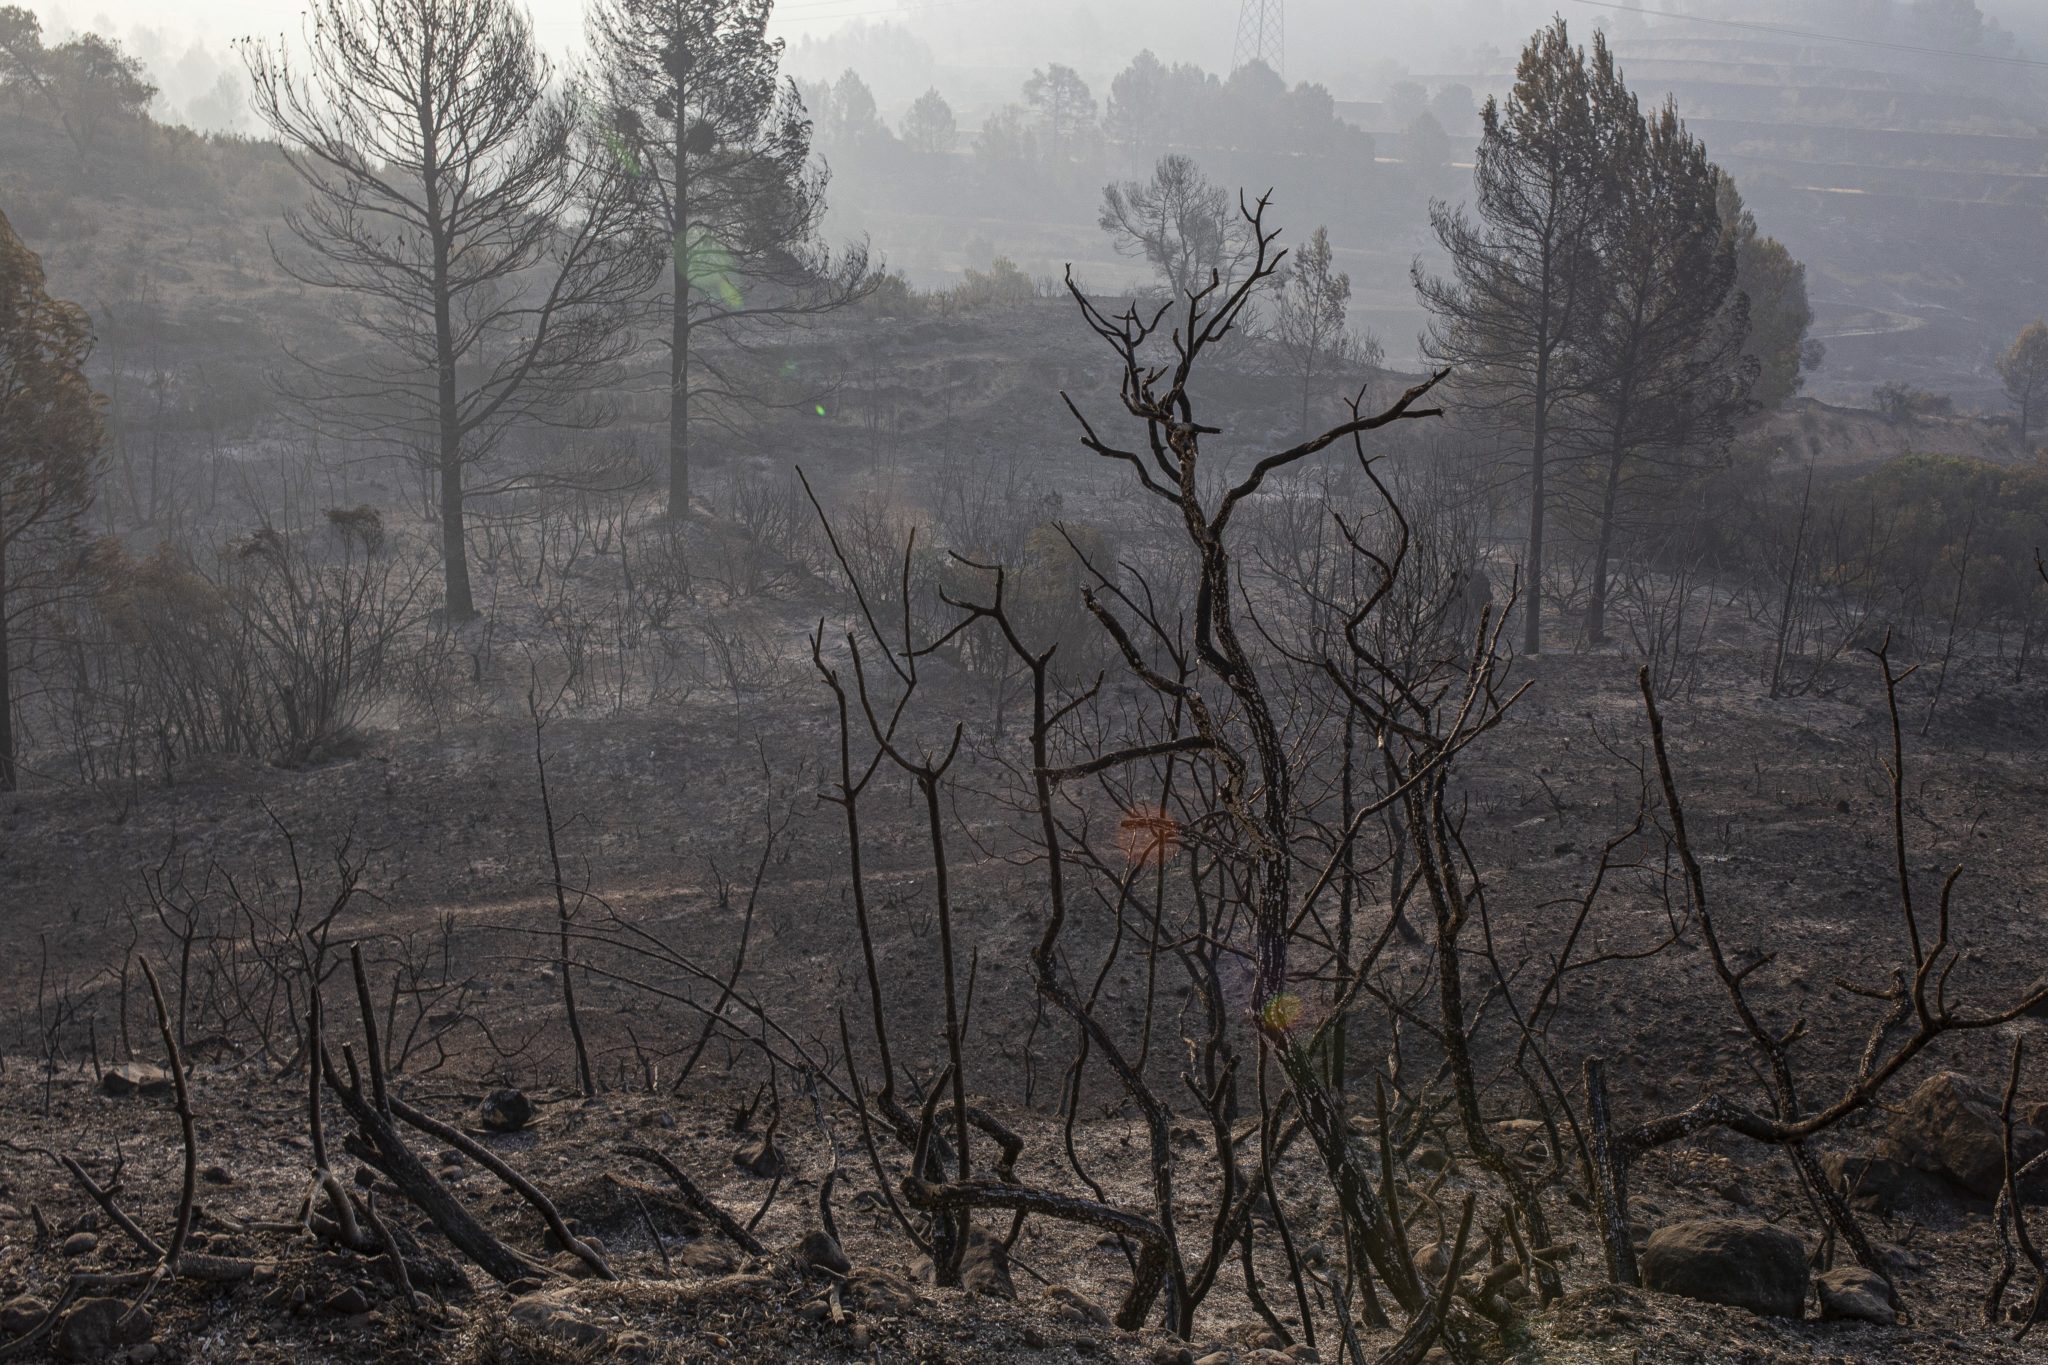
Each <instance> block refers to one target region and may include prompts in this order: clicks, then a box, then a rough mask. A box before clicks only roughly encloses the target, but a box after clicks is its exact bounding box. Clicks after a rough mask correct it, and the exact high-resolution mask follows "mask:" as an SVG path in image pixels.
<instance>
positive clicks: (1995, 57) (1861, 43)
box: [1571, 0, 2048, 71]
mask: <svg viewBox="0 0 2048 1365" xmlns="http://www.w3.org/2000/svg"><path fill="white" fill-rule="evenodd" d="M1571 3H1573V4H1575V5H1589V6H1591V7H1592V8H1594V9H1611V10H1620V11H1621V12H1622V13H1623V14H1641V15H1645V16H1647V17H1649V18H1652V19H1676V20H1680V21H1681V22H1684V23H1688V24H1712V25H1714V26H1715V27H1717V28H1741V29H1749V30H1751V31H1752V32H1756V33H1769V34H1773V35H1775V36H1777V37H1780V38H1806V39H1810V40H1812V41H1814V42H1820V43H1845V44H1848V45H1849V46H1851V47H1875V48H1883V49H1884V50H1886V51H1888V52H1912V53H1917V54H1919V55H1920V56H1923V57H1954V58H1957V59H1959V60H1961V61H1966V62H1993V63H1996V64H1997V65H2000V66H2023V67H2030V68H2032V69H2034V70H2037V71H2048V62H2043V61H2035V60H2034V59H2033V58H2031V57H2007V56H2002V55H2000V54H1999V53H1996V52H1960V51H1957V50H1956V49H1954V48H1946V47H1925V46H1922V45H1920V44H1918V43H1893V42H1887V41H1885V40H1884V39H1882V38H1852V37H1850V36H1849V35H1847V34H1843V33H1821V32H1818V31H1816V30H1813V29H1804V28H1787V27H1785V26H1784V25H1782V24H1766V23H1760V22H1758V21H1757V20H1754V19H1709V18H1707V17H1706V16H1705V15H1701V14H1667V13H1665V12H1664V11H1662V10H1653V9H1644V8H1643V7H1642V6H1640V5H1623V4H1618V3H1616V2H1615V0H1571Z"/></svg>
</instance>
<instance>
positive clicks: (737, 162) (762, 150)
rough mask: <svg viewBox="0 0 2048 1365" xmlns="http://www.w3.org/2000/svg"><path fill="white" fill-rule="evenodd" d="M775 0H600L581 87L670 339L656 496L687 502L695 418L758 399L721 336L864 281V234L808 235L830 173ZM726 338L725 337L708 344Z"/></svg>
mask: <svg viewBox="0 0 2048 1365" xmlns="http://www.w3.org/2000/svg"><path fill="white" fill-rule="evenodd" d="M772 8H773V5H772V0H600V3H598V4H596V5H594V6H593V7H592V9H591V12H590V19H589V30H590V34H589V37H590V48H591V52H592V54H593V57H592V60H593V62H594V66H595V70H594V74H593V81H592V83H593V86H594V87H595V90H596V92H597V94H596V98H597V99H598V100H599V102H600V103H601V105H602V108H603V114H604V118H605V119H606V120H607V123H608V128H607V136H608V139H609V141H610V144H611V149H612V156H613V158H614V159H615V161H616V163H617V166H618V168H619V169H620V171H621V172H622V173H624V174H625V175H626V176H628V177H629V178H630V179H631V180H632V182H633V184H634V186H635V194H634V198H633V204H634V207H635V210H636V213H637V221H638V223H639V226H640V229H641V230H642V231H643V232H644V233H645V234H646V235H647V237H648V238H649V239H650V240H651V242H652V245H651V246H650V247H649V248H648V249H649V251H650V252H651V253H652V255H653V259H654V261H655V263H656V265H657V267H658V268H659V269H660V270H661V271H662V273H663V274H664V275H665V276H666V284H667V288H666V290H665V291H664V292H663V293H662V294H661V295H660V296H659V297H658V298H657V299H656V300H655V310H656V313H657V314H658V315H659V319H660V322H661V323H662V324H663V326H662V327H661V329H660V330H661V331H662V333H663V334H664V340H665V342H666V345H667V347H668V383H669V404H668V511H669V515H670V516H671V517H672V518H675V519H677V520H681V519H682V518H684V517H686V516H688V515H689V511H690V466H691V458H692V455H691V452H692V429H693V424H695V423H698V422H702V421H705V420H710V421H714V422H716V421H729V420H731V417H730V414H731V410H732V409H733V407H734V406H735V405H746V404H749V403H755V402H762V401H767V395H765V394H764V393H762V392H761V391H759V390H760V386H758V385H757V384H755V383H754V382H752V380H751V379H750V378H749V376H747V375H746V374H745V373H744V372H743V371H742V369H741V363H742V361H743V359H744V357H743V355H741V356H735V355H734V354H733V353H732V351H733V350H734V349H736V348H739V347H741V346H742V344H743V343H744V342H746V341H747V339H748V338H750V337H758V334H759V333H761V332H762V331H764V330H773V329H775V328H778V327H787V326H789V325H792V324H794V323H800V322H802V321H803V320H804V319H806V318H810V317H814V316H816V315H818V314H820V313H824V312H827V311H829V310H831V309H834V308H838V307H841V306H843V305H845V304H847V303H849V302H852V301H853V300H855V299H857V298H859V297H861V295H862V294H863V293H864V292H865V291H867V290H869V289H871V288H872V287H873V285H872V281H871V280H870V278H869V275H868V260H867V251H866V248H865V247H864V246H857V247H854V248H852V249H849V250H848V251H847V252H846V253H844V254H843V255H842V256H840V257H839V258H838V259H836V260H835V259H834V258H833V257H832V255H831V254H830V253H829V252H828V251H827V250H825V248H824V247H822V246H821V245H820V244H819V242H818V227H819V224H820V222H821V221H822V220H823V218H824V215H825V185H826V173H825V170H824V168H823V167H822V166H819V165H817V164H815V163H813V161H812V159H811V120H810V118H809V116H808V115H807V114H806V113H805V111H804V106H803V101H802V100H801V99H800V98H799V97H798V95H797V92H796V87H795V86H794V85H789V84H778V83H777V75H776V70H777V67H778V65H779V64H780V62H781V58H782V41H781V39H779V38H770V37H768V33H767V29H768V16H769V12H770V10H771V9H772ZM721 345H722V346H723V347H724V348H726V349H725V350H723V351H721V350H720V346H721Z"/></svg>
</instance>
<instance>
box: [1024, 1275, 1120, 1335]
mask: <svg viewBox="0 0 2048 1365" xmlns="http://www.w3.org/2000/svg"><path fill="white" fill-rule="evenodd" d="M1041 1297H1042V1298H1043V1299H1044V1300H1045V1307H1046V1311H1047V1312H1048V1313H1050V1314H1051V1315H1052V1316H1053V1317H1055V1318H1060V1319H1064V1320H1065V1321H1068V1322H1072V1323H1078V1324H1080V1325H1081V1326H1084V1327H1107V1326H1109V1314H1108V1313H1106V1312H1104V1311H1103V1308H1102V1305H1100V1304H1098V1303H1096V1302H1095V1301H1094V1300H1092V1299H1090V1298H1089V1297H1088V1296H1087V1295H1085V1294H1083V1293H1081V1292H1080V1291H1079V1290H1075V1289H1070V1288H1068V1287H1067V1286H1066V1285H1063V1284H1049V1285H1047V1286H1046V1287H1045V1293H1044V1294H1043V1295H1042V1296H1041Z"/></svg>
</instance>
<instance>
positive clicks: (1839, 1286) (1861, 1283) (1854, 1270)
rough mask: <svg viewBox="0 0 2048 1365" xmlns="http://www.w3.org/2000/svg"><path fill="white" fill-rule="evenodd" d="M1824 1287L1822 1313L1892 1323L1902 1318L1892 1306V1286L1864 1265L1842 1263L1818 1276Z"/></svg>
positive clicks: (1840, 1319)
mask: <svg viewBox="0 0 2048 1365" xmlns="http://www.w3.org/2000/svg"><path fill="white" fill-rule="evenodd" d="M1814 1284H1815V1285H1816V1286H1817V1287H1818V1288H1819V1290H1820V1315H1821V1316H1822V1317H1823V1318H1827V1319H1829V1320H1831V1321H1835V1322H1874V1323H1877V1324H1879V1325H1880V1326H1884V1327H1890V1326H1893V1325H1894V1324H1896V1323H1897V1322H1898V1320H1899V1315H1898V1313H1897V1312H1896V1311H1895V1310H1894V1309H1893V1308H1892V1294H1891V1287H1890V1286H1889V1285H1887V1284H1886V1283H1885V1282H1884V1277H1883V1276H1882V1275H1879V1274H1877V1273H1876V1272H1874V1271H1869V1270H1865V1269H1864V1268H1863V1267H1862V1266H1860V1265H1838V1266H1836V1267H1835V1268H1834V1269H1833V1270H1828V1271H1823V1272H1822V1273H1821V1274H1820V1275H1819V1276H1817V1277H1815V1280H1814Z"/></svg>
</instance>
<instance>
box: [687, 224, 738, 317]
mask: <svg viewBox="0 0 2048 1365" xmlns="http://www.w3.org/2000/svg"><path fill="white" fill-rule="evenodd" d="M675 249H676V265H677V266H678V267H679V268H680V269H681V270H682V275H683V279H684V280H686V281H687V282H688V283H689V286H690V288H691V289H693V290H696V291H699V292H701V293H704V294H709V295H711V296H713V297H715V298H716V299H717V300H718V301H719V302H720V303H722V304H724V305H725V306H726V307H728V308H738V307H739V306H740V304H741V303H742V301H743V300H742V298H741V295H740V290H739V286H738V285H737V284H736V283H735V282H734V278H735V275H736V273H737V272H736V271H735V270H734V268H733V258H732V253H731V252H730V251H727V250H726V249H725V246H724V244H723V243H721V242H720V241H719V240H718V239H717V238H716V237H714V236H712V235H711V232H710V230H709V229H708V228H703V227H690V228H686V229H684V230H683V232H682V233H680V234H678V235H677V237H676V248H675Z"/></svg>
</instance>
